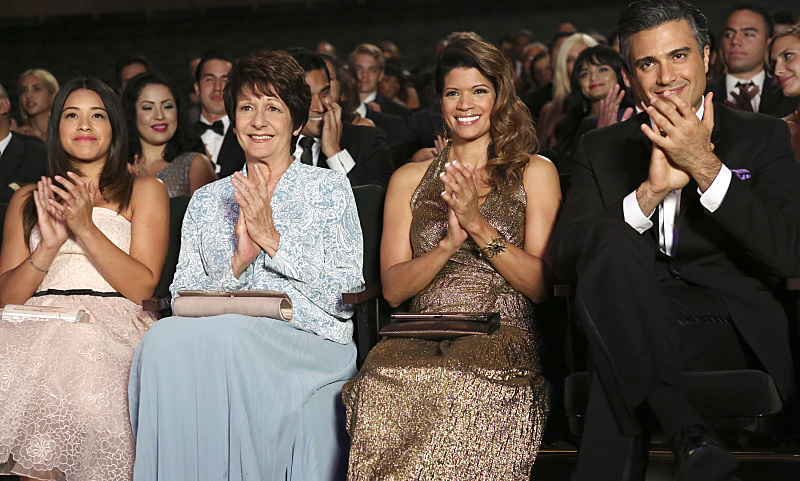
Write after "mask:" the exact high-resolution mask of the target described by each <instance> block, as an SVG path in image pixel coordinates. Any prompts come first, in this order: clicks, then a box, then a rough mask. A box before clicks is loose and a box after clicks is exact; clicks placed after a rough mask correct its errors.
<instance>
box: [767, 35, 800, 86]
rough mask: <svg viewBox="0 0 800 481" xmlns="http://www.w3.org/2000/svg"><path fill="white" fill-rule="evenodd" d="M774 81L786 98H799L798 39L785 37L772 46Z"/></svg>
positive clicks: (799, 55) (771, 57)
mask: <svg viewBox="0 0 800 481" xmlns="http://www.w3.org/2000/svg"><path fill="white" fill-rule="evenodd" d="M770 59H771V60H772V62H773V63H774V65H775V69H774V71H773V72H774V74H775V81H776V82H777V84H778V85H779V86H780V87H781V89H783V95H785V96H787V97H800V38H797V37H795V36H794V35H786V36H784V37H780V38H778V39H776V40H775V42H774V43H773V44H772V51H771V55H770Z"/></svg>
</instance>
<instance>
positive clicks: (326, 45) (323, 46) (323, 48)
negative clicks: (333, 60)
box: [315, 40, 336, 57]
mask: <svg viewBox="0 0 800 481" xmlns="http://www.w3.org/2000/svg"><path fill="white" fill-rule="evenodd" d="M315 51H316V52H318V53H324V54H326V55H331V56H333V57H335V56H336V47H334V46H333V44H332V43H330V42H329V41H327V40H320V41H319V43H317V48H316V49H315Z"/></svg>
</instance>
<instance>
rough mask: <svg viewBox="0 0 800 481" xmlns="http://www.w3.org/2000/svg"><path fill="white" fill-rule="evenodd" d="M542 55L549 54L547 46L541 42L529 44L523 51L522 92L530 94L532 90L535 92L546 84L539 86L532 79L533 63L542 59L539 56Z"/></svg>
mask: <svg viewBox="0 0 800 481" xmlns="http://www.w3.org/2000/svg"><path fill="white" fill-rule="evenodd" d="M542 53H547V46H546V45H545V44H543V43H541V42H533V43H529V44H528V45H526V46H525V48H523V49H522V57H521V59H522V69H521V75H522V87H521V89H520V91H521V92H528V91H530V90H535V89H536V88H538V87H539V86H541V85H544V84H537V83H536V81H535V80H534V79H532V78H531V63H532V62H533V59H535V58H541V57H539V55H541V54H542ZM545 83H546V82H545Z"/></svg>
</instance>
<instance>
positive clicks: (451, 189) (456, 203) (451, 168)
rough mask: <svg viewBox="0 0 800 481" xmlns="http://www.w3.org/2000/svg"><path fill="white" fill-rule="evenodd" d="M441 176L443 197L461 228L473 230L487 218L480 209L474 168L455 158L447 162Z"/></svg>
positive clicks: (468, 230)
mask: <svg viewBox="0 0 800 481" xmlns="http://www.w3.org/2000/svg"><path fill="white" fill-rule="evenodd" d="M439 177H440V178H441V179H442V182H444V185H445V190H444V192H442V199H444V201H445V202H446V203H447V205H448V206H449V207H450V209H451V210H452V211H453V213H454V214H455V216H456V218H457V219H458V223H459V225H460V226H461V228H462V229H464V230H465V231H467V233H469V232H473V231H474V230H475V229H476V228H477V227H478V225H479V223H480V221H482V220H483V221H484V222H485V220H484V219H483V216H482V215H481V213H480V210H479V209H478V197H479V196H478V188H477V186H476V185H475V178H474V176H473V172H472V169H470V168H469V167H467V166H466V165H464V164H462V163H461V162H459V161H457V160H454V161H452V162H448V163H447V164H446V166H445V171H444V172H442V174H440V176H439Z"/></svg>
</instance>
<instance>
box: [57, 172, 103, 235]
mask: <svg viewBox="0 0 800 481" xmlns="http://www.w3.org/2000/svg"><path fill="white" fill-rule="evenodd" d="M67 176H69V179H65V178H64V177H61V176H59V175H57V176H55V181H56V182H58V183H59V184H61V187H59V186H57V185H55V184H54V183H53V180H51V179H47V182H48V186H49V188H50V189H51V190H52V191H53V192H54V193H56V194H58V195H59V196H60V197H61V202H56V201H55V199H49V200H48V202H49V203H50V205H51V206H52V207H53V208H54V209H55V210H56V211H58V212H59V214H60V215H61V216H63V218H64V219H65V220H66V222H67V225H68V226H69V229H70V230H71V231H72V232H74V233H75V235H76V236H78V237H83V236H84V235H86V234H88V233H89V232H91V231H92V230H94V229H97V226H95V224H94V220H92V210H93V209H94V203H95V200H96V198H97V196H98V195H99V192H98V189H97V188H96V187H95V185H94V183H93V182H90V183H88V184H87V183H86V182H84V181H83V179H81V178H80V177H79V176H78V175H77V174H75V173H74V172H68V173H67Z"/></svg>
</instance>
